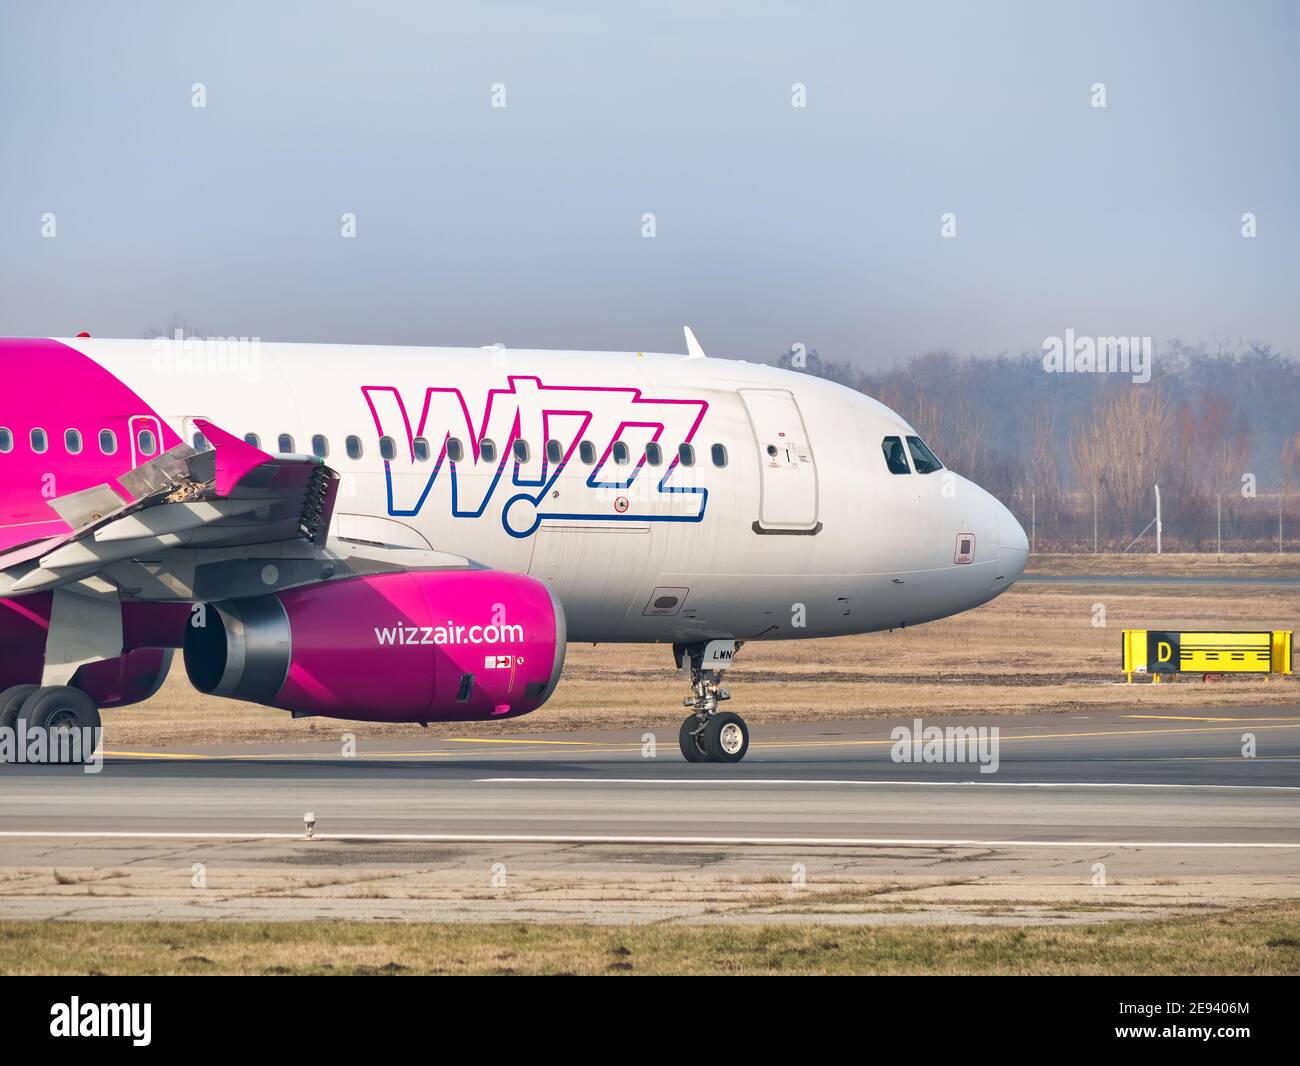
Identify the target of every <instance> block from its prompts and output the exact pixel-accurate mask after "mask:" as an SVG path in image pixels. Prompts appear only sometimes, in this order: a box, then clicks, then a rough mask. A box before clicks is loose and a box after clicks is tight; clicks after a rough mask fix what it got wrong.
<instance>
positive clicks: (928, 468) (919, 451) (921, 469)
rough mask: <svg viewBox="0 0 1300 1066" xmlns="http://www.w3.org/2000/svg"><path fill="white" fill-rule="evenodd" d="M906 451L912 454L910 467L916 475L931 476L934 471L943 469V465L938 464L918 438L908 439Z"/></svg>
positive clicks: (933, 455) (932, 454)
mask: <svg viewBox="0 0 1300 1066" xmlns="http://www.w3.org/2000/svg"><path fill="white" fill-rule="evenodd" d="M907 449H908V451H910V452H911V453H912V465H913V466H914V467H916V472H917V473H918V474H933V473H934V472H935V471H936V470H942V469H943V463H941V462H939V460H938V459H937V458H936V457H935V454H934V452H932V451H930V449H929V448H927V447H926V446H925V441H923V440H922V439H921V438H920V437H908V438H907Z"/></svg>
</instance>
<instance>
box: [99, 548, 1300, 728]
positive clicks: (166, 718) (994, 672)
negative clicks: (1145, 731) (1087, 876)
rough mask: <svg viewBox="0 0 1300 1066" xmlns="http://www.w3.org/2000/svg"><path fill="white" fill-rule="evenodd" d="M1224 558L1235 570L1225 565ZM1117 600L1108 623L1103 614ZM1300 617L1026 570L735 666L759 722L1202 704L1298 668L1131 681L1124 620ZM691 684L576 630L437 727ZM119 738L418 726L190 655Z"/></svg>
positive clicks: (670, 712)
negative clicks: (1046, 580) (334, 714)
mask: <svg viewBox="0 0 1300 1066" xmlns="http://www.w3.org/2000/svg"><path fill="white" fill-rule="evenodd" d="M1220 568H1222V569H1220ZM1030 569H1031V572H1032V573H1054V574H1067V573H1110V574H1143V573H1153V572H1155V573H1169V574H1179V575H1198V574H1199V575H1225V576H1227V575H1232V576H1242V575H1261V576H1288V577H1293V576H1297V575H1300V557H1297V556H1296V555H1282V556H1225V557H1224V561H1223V562H1222V563H1217V562H1216V561H1215V557H1214V556H1163V557H1160V558H1159V559H1157V558H1156V557H1154V556H1132V555H1129V556H1041V557H1036V558H1035V559H1034V561H1033V565H1032V566H1031V568H1030ZM1099 605H1100V608H1102V609H1104V613H1105V619H1104V620H1105V625H1104V626H1098V625H1095V624H1094V622H1095V621H1097V620H1098V618H1099ZM1220 627H1222V628H1229V629H1289V628H1300V588H1292V587H1286V586H1277V587H1269V586H1239V587H1238V586H1223V587H1217V588H1216V587H1181V586H1145V587H1142V586H1123V585H1109V586H1108V585H1104V584H1098V585H1096V586H1092V585H1075V584H1070V585H1043V584H1025V583H1022V584H1019V585H1017V586H1015V587H1014V588H1012V589H1011V591H1010V592H1007V593H1006V594H1004V595H1003V596H1001V597H999V598H998V599H996V600H994V601H993V602H992V603H990V604H987V605H985V606H984V607H981V608H979V609H977V610H975V611H970V612H968V613H966V614H962V615H958V616H957V617H955V618H948V619H944V620H942V621H939V622H933V623H931V624H929V625H925V626H919V627H917V628H915V629H909V630H905V631H902V630H900V631H896V632H893V633H874V634H869V635H866V636H859V637H844V638H839V639H834V640H813V641H774V642H755V643H750V644H748V645H746V646H745V648H744V649H743V650H742V651H741V653H740V654H739V655H738V656H737V659H736V664H735V667H734V668H733V669H732V670H731V672H730V673H729V674H728V675H727V676H728V685H729V687H730V688H731V690H732V694H733V702H732V706H733V707H734V709H736V710H737V711H739V712H741V713H742V714H744V715H745V717H746V718H747V719H748V720H749V721H751V722H754V723H763V722H776V721H790V720H800V721H808V720H817V719H843V718H865V717H895V716H899V715H904V716H906V715H911V714H913V713H920V712H922V711H924V713H925V714H926V715H928V716H931V717H933V716H935V715H937V714H953V715H956V714H975V713H980V714H1021V713H1051V712H1067V711H1079V710H1100V709H1116V708H1126V709H1127V708H1133V709H1138V710H1141V709H1157V708H1160V709H1165V710H1167V709H1170V708H1175V709H1177V708H1183V709H1194V708H1204V707H1216V706H1238V707H1245V706H1252V705H1256V706H1257V705H1262V704H1270V703H1289V702H1294V701H1297V700H1300V687H1297V682H1296V680H1294V679H1292V678H1286V679H1282V678H1276V677H1274V678H1269V679H1267V680H1266V679H1262V678H1237V679H1230V680H1225V681H1221V682H1212V683H1204V682H1202V681H1201V680H1200V678H1190V677H1188V678H1183V679H1181V680H1180V682H1179V683H1178V684H1175V685H1168V684H1166V685H1159V686H1155V685H1151V684H1150V683H1138V684H1134V685H1131V686H1130V685H1124V684H1122V681H1123V675H1122V674H1121V673H1120V671H1119V666H1120V630H1121V629H1124V628H1151V629H1178V628H1183V629H1213V628H1220ZM685 694H686V686H685V683H684V682H683V681H682V680H681V678H680V677H679V676H678V674H677V673H676V672H675V670H674V669H673V662H672V650H671V648H669V647H668V646H666V645H665V646H642V645H601V646H599V647H591V646H589V645H575V646H571V647H570V648H569V652H568V658H567V662H566V665H565V671H564V677H563V680H562V681H561V682H560V686H559V688H558V690H557V691H556V694H555V695H554V696H553V697H552V699H551V701H550V702H549V703H548V704H547V705H546V706H545V707H543V708H542V709H541V710H540V711H538V712H536V713H534V714H533V715H531V716H530V717H528V718H527V719H524V720H522V721H520V720H515V721H510V722H496V723H482V724H477V723H473V724H463V723H460V724H449V725H446V726H441V727H439V726H436V725H435V726H432V727H431V728H434V729H439V730H440V732H443V733H453V734H455V735H466V736H474V735H496V734H506V733H510V732H516V733H517V732H520V731H528V732H536V731H545V730H566V729H582V728H605V729H623V728H626V729H639V728H642V727H647V726H649V727H654V726H672V727H676V725H677V723H678V722H679V721H680V720H681V717H682V713H683V712H682V710H681V698H682V696H684V695H685ZM104 724H105V737H106V740H107V743H108V747H109V748H110V749H113V748H119V747H141V746H157V747H165V746H175V745H183V744H201V743H212V744H217V743H240V742H253V741H280V740H292V739H322V738H325V737H331V738H332V737H335V736H337V735H339V734H341V733H343V732H344V731H351V732H354V733H355V734H356V735H357V736H358V737H359V738H360V737H367V736H369V737H375V736H402V735H408V734H414V733H419V732H420V727H419V726H382V725H367V724H364V723H343V722H335V721H331V720H328V719H319V720H313V719H298V720H294V719H292V718H290V717H289V715H287V714H286V713H284V712H282V711H276V710H272V709H270V708H264V707H256V706H252V705H249V704H241V703H232V702H230V701H227V700H218V699H212V698H208V697H204V696H200V695H198V694H197V693H195V692H194V691H193V690H192V689H191V688H190V686H189V684H188V683H187V682H186V680H185V678H184V672H183V668H178V669H177V670H175V671H173V675H172V677H171V678H169V680H168V681H167V683H166V684H165V685H164V687H163V689H162V691H160V692H159V694H158V695H157V696H155V697H154V698H153V699H152V700H149V701H148V702H146V703H143V704H140V705H138V706H134V707H127V708H123V709H121V710H110V711H107V712H105V714H104Z"/></svg>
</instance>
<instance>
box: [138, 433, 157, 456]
mask: <svg viewBox="0 0 1300 1066" xmlns="http://www.w3.org/2000/svg"><path fill="white" fill-rule="evenodd" d="M135 447H136V451H137V452H139V453H140V454H141V455H153V453H154V452H156V451H157V450H158V440H157V438H156V437H154V435H153V430H149V429H142V430H140V432H139V433H138V434H137V435H136V438H135Z"/></svg>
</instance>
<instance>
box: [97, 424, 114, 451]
mask: <svg viewBox="0 0 1300 1066" xmlns="http://www.w3.org/2000/svg"><path fill="white" fill-rule="evenodd" d="M99 451H100V454H101V455H113V454H115V453H116V452H117V434H116V433H114V432H113V431H112V430H111V429H101V430H100V431H99Z"/></svg>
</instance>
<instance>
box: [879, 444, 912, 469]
mask: <svg viewBox="0 0 1300 1066" xmlns="http://www.w3.org/2000/svg"><path fill="white" fill-rule="evenodd" d="M880 450H881V451H882V452H884V453H885V466H887V467H888V468H889V472H890V473H891V474H910V473H911V472H912V468H911V467H910V466H908V465H907V455H906V453H905V452H904V451H903V438H902V437H886V438H885V439H884V440H882V441H881V442H880Z"/></svg>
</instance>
